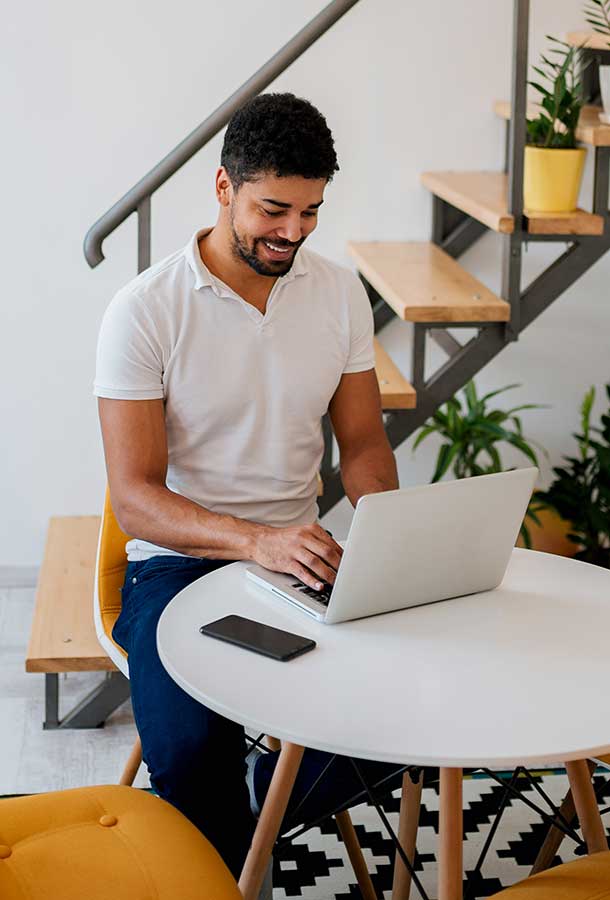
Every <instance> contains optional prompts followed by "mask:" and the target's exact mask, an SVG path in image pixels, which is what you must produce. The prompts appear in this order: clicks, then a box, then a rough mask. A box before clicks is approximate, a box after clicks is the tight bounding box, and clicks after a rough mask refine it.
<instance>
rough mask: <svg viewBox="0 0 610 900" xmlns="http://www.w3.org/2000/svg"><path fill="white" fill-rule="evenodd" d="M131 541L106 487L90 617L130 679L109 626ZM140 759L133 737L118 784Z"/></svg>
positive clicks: (128, 779)
mask: <svg viewBox="0 0 610 900" xmlns="http://www.w3.org/2000/svg"><path fill="white" fill-rule="evenodd" d="M128 540H130V538H129V536H128V535H126V534H125V532H124V531H123V530H122V528H121V526H120V525H119V523H118V520H117V518H116V516H115V514H114V510H113V509H112V503H111V500H110V491H109V489H108V488H106V496H105V498H104V509H103V512H102V520H101V523H100V536H99V540H98V545H97V556H96V561H95V578H94V581H93V618H94V621H95V631H96V634H97V639H98V641H99V642H100V644H101V645H102V647H103V648H104V650H105V651H106V653H107V654H108V656H109V657H110V659H111V660H112V661H113V663H114V664H115V666H116V667H117V669H118V670H119V672H122V673H123V675H125V677H126V678H129V665H128V663H127V654H126V653H125V651H124V650H123V648H122V647H119V645H118V644H117V643H116V642H115V641H113V639H112V629H113V628H114V623H115V622H116V620H117V619H118V617H119V614H120V612H121V588H122V587H123V582H124V580H125V570H126V568H127V555H126V553H125V544H126V543H127V541H128ZM141 762H142V744H141V742H140V738H139V737H138V738H137V739H136V742H135V744H134V745H133V748H132V751H131V753H130V755H129V759H128V760H127V764H126V766H125V768H124V770H123V774H122V775H121V778H120V780H119V784H123V785H132V784H133V782H134V779H135V777H136V775H137V774H138V769H139V768H140V764H141Z"/></svg>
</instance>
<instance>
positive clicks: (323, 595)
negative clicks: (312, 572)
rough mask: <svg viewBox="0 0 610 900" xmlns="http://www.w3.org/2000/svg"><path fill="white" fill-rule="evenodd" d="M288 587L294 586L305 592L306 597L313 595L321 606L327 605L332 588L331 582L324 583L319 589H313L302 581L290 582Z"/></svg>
mask: <svg viewBox="0 0 610 900" xmlns="http://www.w3.org/2000/svg"><path fill="white" fill-rule="evenodd" d="M290 587H293V588H295V589H296V590H297V591H300V592H301V593H302V594H307V596H308V597H313V599H314V600H317V601H318V603H321V604H322V605H323V606H328V604H329V602H330V595H331V591H332V589H333V586H332V584H325V585H324V587H323V588H322V590H321V591H315V590H314V589H313V588H311V587H309V585H308V584H304V583H303V582H302V581H294V582H292V584H291V585H290Z"/></svg>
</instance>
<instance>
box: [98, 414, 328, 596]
mask: <svg viewBox="0 0 610 900" xmlns="http://www.w3.org/2000/svg"><path fill="white" fill-rule="evenodd" d="M98 403H99V415H100V423H101V428H102V437H103V440H104V453H105V457H106V470H107V473H108V483H109V487H110V497H111V499H112V507H113V510H114V513H115V515H116V517H117V519H118V521H119V524H120V525H121V528H122V529H123V530H124V531H125V532H126V533H127V534H130V535H134V536H136V537H138V538H140V539H141V540H145V541H150V542H151V543H153V544H158V545H159V546H161V547H168V548H169V549H170V550H176V551H178V552H179V553H185V554H187V555H188V556H200V557H209V558H211V559H248V560H254V561H256V562H258V563H259V564H260V565H262V566H265V567H266V568H268V569H272V570H273V571H275V572H287V573H289V574H291V575H295V576H296V577H297V578H300V579H301V580H302V581H304V582H305V583H306V584H308V585H310V587H313V588H317V589H319V588H318V584H319V579H322V580H323V581H328V582H329V583H331V584H332V583H333V582H334V579H335V570H336V568H337V566H338V564H339V560H340V558H341V553H342V550H341V547H340V546H339V545H338V544H336V542H335V541H334V540H333V539H332V538H331V537H330V535H328V534H327V532H326V531H325V530H324V529H323V528H321V527H320V526H319V525H317V524H313V525H302V526H301V525H297V526H293V527H289V528H273V527H271V526H268V525H260V524H257V523H255V522H249V521H247V520H245V519H239V518H236V517H235V516H230V515H224V514H222V513H214V512H210V510H207V509H205V508H204V507H202V506H200V505H199V504H198V503H195V502H194V501H192V500H189V499H188V498H186V497H182V496H180V495H179V494H176V493H174V492H173V491H170V490H169V488H168V487H167V486H166V484H165V480H166V476H167V464H168V452H167V433H166V428H165V412H164V406H163V400H161V399H159V400H110V399H104V398H100V399H99V401H98Z"/></svg>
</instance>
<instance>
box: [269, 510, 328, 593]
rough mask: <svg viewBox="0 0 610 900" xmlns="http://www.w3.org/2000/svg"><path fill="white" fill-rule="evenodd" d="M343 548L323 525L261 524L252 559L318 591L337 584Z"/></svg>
mask: <svg viewBox="0 0 610 900" xmlns="http://www.w3.org/2000/svg"><path fill="white" fill-rule="evenodd" d="M342 554H343V549H342V548H341V547H340V546H339V544H338V543H337V542H336V541H335V540H333V538H332V537H331V536H330V535H329V533H328V532H327V531H325V530H324V529H323V528H322V527H321V526H320V525H315V524H314V525H293V526H290V527H289V528H272V527H270V526H259V528H258V529H257V537H256V542H255V546H254V552H253V554H252V558H253V559H254V561H255V562H257V563H258V564H259V565H260V566H264V568H265V569H271V571H272V572H285V573H286V574H288V575H294V576H295V577H296V578H298V579H299V580H300V581H302V582H303V583H304V584H307V585H309V587H311V588H313V589H314V590H316V591H320V590H322V588H323V587H324V584H323V583H324V582H327V583H328V584H334V583H335V578H336V576H337V569H338V567H339V563H340V561H341V556H342Z"/></svg>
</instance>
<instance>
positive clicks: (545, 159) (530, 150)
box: [523, 146, 587, 213]
mask: <svg viewBox="0 0 610 900" xmlns="http://www.w3.org/2000/svg"><path fill="white" fill-rule="evenodd" d="M586 152H587V151H586V149H585V148H584V147H576V148H574V149H570V150H564V149H559V148H556V149H547V148H546V147H534V146H527V147H526V148H525V171H524V175H523V206H524V207H525V209H526V210H531V211H532V212H548V213H561V212H566V213H567V212H573V211H574V210H575V209H576V206H577V204H578V192H579V191H580V182H581V179H582V171H583V167H584V164H585V154H586Z"/></svg>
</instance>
